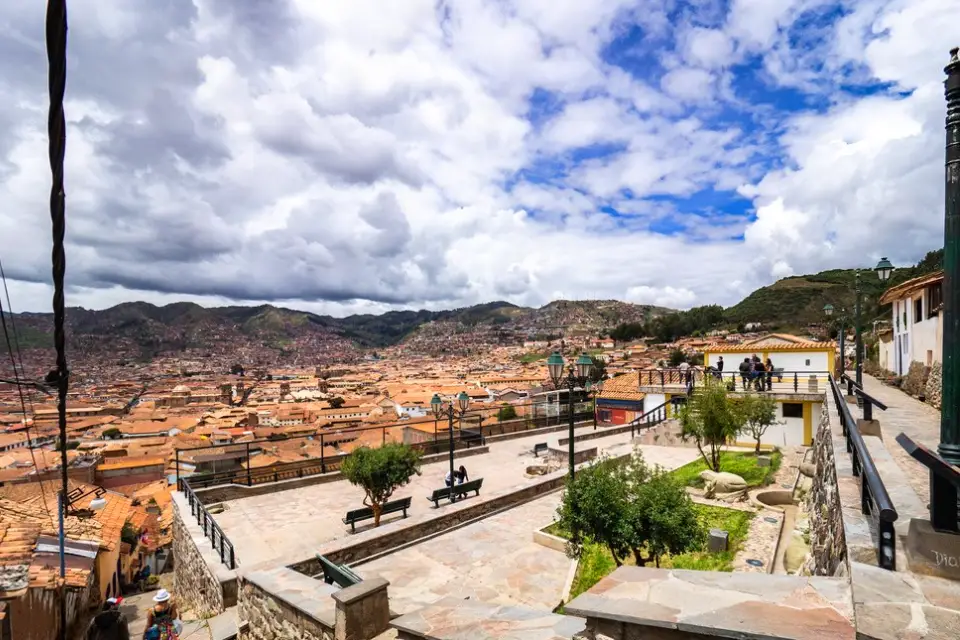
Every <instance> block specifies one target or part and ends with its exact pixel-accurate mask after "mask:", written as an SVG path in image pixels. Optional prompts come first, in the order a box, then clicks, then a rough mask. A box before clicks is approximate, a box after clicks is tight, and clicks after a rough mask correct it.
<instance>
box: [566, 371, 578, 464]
mask: <svg viewBox="0 0 960 640" xmlns="http://www.w3.org/2000/svg"><path fill="white" fill-rule="evenodd" d="M575 382H576V380H574V378H573V369H572V368H571V369H570V375H569V376H567V387H568V389H567V413H568V414H569V415H568V416H567V417H568V419H569V423H570V442H569V443H568V444H569V448H570V481H571V482H573V477H574V471H573V465H574V456H573V387H574V383H575Z"/></svg>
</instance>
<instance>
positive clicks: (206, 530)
mask: <svg viewBox="0 0 960 640" xmlns="http://www.w3.org/2000/svg"><path fill="white" fill-rule="evenodd" d="M177 488H178V489H179V490H180V491H182V492H183V494H184V496H186V498H187V503H188V504H189V505H190V515H191V516H194V517H195V518H196V519H197V524H198V525H199V526H201V527H202V528H203V535H204V536H206V537H207V538H209V539H210V545H211V546H212V547H213V550H214V551H216V552H217V553H219V555H220V562H222V563H223V564H225V565H226V566H227V568H228V569H236V568H237V554H236V551H234V548H233V543H232V542H230V540H229V539H228V538H227V536H226V534H225V533H224V532H223V529H221V528H220V526H219V525H218V524H217V522H216V521H215V520H214V519H213V516H212V515H210V512H209V511H207V508H206V507H205V506H203V503H202V502H200V499H199V498H197V494H195V493H194V492H193V488H191V487H190V483H189V482H188V480H187V478H182V479H180V480H178V481H177Z"/></svg>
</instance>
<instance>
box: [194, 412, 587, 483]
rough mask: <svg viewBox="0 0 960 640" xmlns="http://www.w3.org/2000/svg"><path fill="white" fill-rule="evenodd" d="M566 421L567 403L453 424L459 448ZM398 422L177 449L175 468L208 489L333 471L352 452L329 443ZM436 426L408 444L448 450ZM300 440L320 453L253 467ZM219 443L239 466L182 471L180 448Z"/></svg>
mask: <svg viewBox="0 0 960 640" xmlns="http://www.w3.org/2000/svg"><path fill="white" fill-rule="evenodd" d="M586 404H588V403H582V405H581V406H583V405H586ZM593 416H594V411H593V408H592V406H591V407H590V408H589V410H580V411H575V412H574V420H575V422H577V423H578V425H581V424H582V423H583V422H584V421H586V420H590V421H592V419H593ZM468 417H469V416H468ZM566 422H567V405H560V407H559V409H558V413H557V415H549V416H548V415H538V416H536V417H531V416H526V417H521V418H517V419H515V420H503V421H498V422H492V421H491V422H490V423H488V424H483V420H482V417H481V420H479V424H478V423H477V422H471V421H469V420H465V421H464V423H463V426H462V427H460V428H456V429H454V448H455V449H458V450H459V449H469V448H471V447H472V446H474V445H478V446H482V445H483V444H485V443H486V439H487V438H488V437H490V436H492V435H499V434H502V433H517V432H523V431H530V430H534V429H541V428H544V427H549V426H559V425H565V424H566ZM420 424H421V426H422V425H423V423H420ZM398 426H401V427H404V426H411V425H410V423H409V422H399V423H395V424H391V425H380V426H374V427H365V428H359V429H345V430H343V431H342V432H339V433H337V432H335V431H332V430H330V431H329V432H315V433H310V434H307V435H302V436H294V437H289V438H280V439H271V438H266V439H259V440H252V441H250V442H243V443H237V444H224V445H218V446H212V447H192V448H189V449H177V450H176V452H175V458H176V468H177V471H178V473H177V483H178V486H179V485H180V482H181V480H183V479H186V478H189V480H190V486H191V487H192V488H193V489H205V488H208V487H213V486H216V485H222V484H240V485H246V486H255V485H260V484H266V483H274V482H280V481H282V480H293V479H296V478H304V477H307V476H314V475H319V474H324V473H330V472H333V471H337V470H339V469H340V465H341V463H342V461H343V459H344V458H345V457H346V455H347V454H346V452H342V453H337V454H335V455H328V454H325V453H324V452H323V451H324V449H325V448H326V447H327V445H334V444H336V443H341V442H352V441H354V440H356V439H357V437H359V435H360V434H362V433H364V432H370V431H377V430H380V431H381V432H382V436H381V442H383V443H386V442H389V441H392V439H389V438H388V437H387V431H386V430H387V429H389V428H392V427H398ZM433 427H434V431H433V437H432V438H430V437H429V436H428V439H427V440H424V441H422V442H411V443H407V444H408V445H409V446H410V447H412V448H414V449H416V450H418V451H420V452H421V453H423V454H424V455H428V454H440V453H446V452H447V451H449V447H450V437H449V432H448V426H447V422H446V420H445V419H439V420H435V421H434V425H433ZM298 441H302V442H303V443H304V445H305V444H306V443H307V442H308V441H313V442H319V444H320V452H321V455H320V456H319V457H312V458H305V459H303V460H297V461H293V462H284V463H278V464H273V465H270V466H267V467H262V468H259V469H258V468H255V467H251V460H256V456H257V455H258V453H259V452H260V451H261V450H262V448H263V447H264V446H267V447H269V446H270V445H278V446H279V445H281V444H287V445H289V444H291V443H296V442H298ZM367 444H369V443H367ZM217 449H219V450H232V451H233V452H235V453H236V454H237V456H236V458H235V461H234V465H235V467H234V468H231V469H226V470H223V471H215V472H210V473H199V474H193V475H189V476H182V475H181V474H180V473H179V470H180V463H181V457H180V454H181V453H184V452H190V451H212V450H217Z"/></svg>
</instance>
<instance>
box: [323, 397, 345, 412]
mask: <svg viewBox="0 0 960 640" xmlns="http://www.w3.org/2000/svg"><path fill="white" fill-rule="evenodd" d="M344 402H345V400H344V399H343V398H341V397H340V396H337V397H336V398H330V399H329V400H327V404H329V405H330V408H331V409H339V408H340V407H342V406H343V403H344Z"/></svg>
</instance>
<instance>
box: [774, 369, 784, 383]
mask: <svg viewBox="0 0 960 640" xmlns="http://www.w3.org/2000/svg"><path fill="white" fill-rule="evenodd" d="M773 375H775V376H777V382H783V367H774V368H773Z"/></svg>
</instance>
